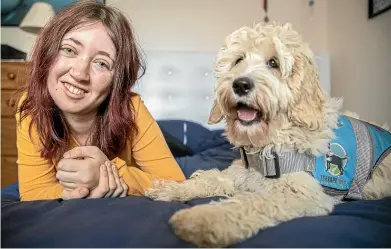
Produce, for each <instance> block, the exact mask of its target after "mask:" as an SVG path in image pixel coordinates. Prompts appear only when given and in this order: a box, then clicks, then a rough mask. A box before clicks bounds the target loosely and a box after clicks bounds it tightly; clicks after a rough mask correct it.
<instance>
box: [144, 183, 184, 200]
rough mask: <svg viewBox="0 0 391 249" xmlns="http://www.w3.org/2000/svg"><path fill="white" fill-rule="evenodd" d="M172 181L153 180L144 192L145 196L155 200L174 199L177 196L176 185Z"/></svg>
mask: <svg viewBox="0 0 391 249" xmlns="http://www.w3.org/2000/svg"><path fill="white" fill-rule="evenodd" d="M179 184H180V183H178V182H174V181H155V182H154V184H153V186H152V187H151V188H149V189H147V190H146V191H145V193H144V195H145V196H146V197H149V198H151V199H152V200H156V201H175V200H177V199H178V198H179V194H180V193H178V185H179Z"/></svg>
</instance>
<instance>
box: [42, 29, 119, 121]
mask: <svg viewBox="0 0 391 249" xmlns="http://www.w3.org/2000/svg"><path fill="white" fill-rule="evenodd" d="M115 58H116V49H115V46H114V44H113V41H112V40H111V38H110V37H109V35H108V33H107V31H106V28H105V27H104V26H103V24H102V23H100V22H96V23H89V24H86V25H82V26H80V27H77V28H75V29H73V30H71V31H69V32H68V33H67V34H65V36H64V38H63V40H62V41H61V46H60V51H59V52H58V55H57V57H56V59H55V61H54V63H53V64H52V66H51V67H50V69H49V75H48V80H47V86H48V90H49V93H50V95H51V97H52V98H53V100H54V102H55V103H56V105H57V106H58V107H59V108H60V109H61V110H62V111H63V112H64V114H67V113H69V114H76V115H86V114H91V113H93V112H96V111H97V109H98V106H99V105H100V104H101V103H102V102H103V101H104V100H105V99H106V97H107V95H108V94H109V92H110V88H111V85H112V81H113V76H114V63H115Z"/></svg>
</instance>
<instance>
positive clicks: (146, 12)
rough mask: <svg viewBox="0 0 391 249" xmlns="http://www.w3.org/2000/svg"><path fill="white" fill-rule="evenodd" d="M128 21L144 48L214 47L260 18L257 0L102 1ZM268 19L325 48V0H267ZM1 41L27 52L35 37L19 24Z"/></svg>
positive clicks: (5, 31) (259, 0)
mask: <svg viewBox="0 0 391 249" xmlns="http://www.w3.org/2000/svg"><path fill="white" fill-rule="evenodd" d="M106 3H107V4H108V5H112V6H116V7H118V8H119V9H121V10H122V11H123V12H125V14H126V15H127V16H128V17H129V18H130V19H131V21H132V23H133V26H134V27H135V29H136V32H137V35H138V37H139V41H140V43H141V45H142V47H143V48H145V49H156V50H166V49H169V50H192V51H217V49H218V48H219V47H220V45H221V44H222V42H223V40H224V38H225V37H226V36H227V35H228V34H229V33H230V32H232V31H234V30H235V29H237V28H239V27H241V26H244V25H253V24H254V23H257V22H260V21H262V20H263V17H264V12H263V9H262V3H263V1H262V0H106ZM269 17H270V19H272V20H278V21H281V22H285V21H290V22H292V24H293V25H294V27H295V28H296V29H297V30H298V31H300V32H301V33H302V34H303V35H304V37H305V38H306V40H307V41H308V42H309V43H310V44H311V45H312V47H313V49H314V50H315V51H317V52H318V51H319V52H322V51H327V0H317V1H316V4H315V7H314V12H313V18H312V20H311V19H310V11H309V8H308V0H272V1H269ZM1 33H2V43H8V44H11V45H12V46H14V47H16V48H18V49H20V50H22V51H25V52H29V50H30V48H31V47H32V44H33V42H34V40H35V36H34V35H30V34H28V33H26V32H24V31H21V30H19V29H18V28H13V27H12V28H7V27H2V28H1Z"/></svg>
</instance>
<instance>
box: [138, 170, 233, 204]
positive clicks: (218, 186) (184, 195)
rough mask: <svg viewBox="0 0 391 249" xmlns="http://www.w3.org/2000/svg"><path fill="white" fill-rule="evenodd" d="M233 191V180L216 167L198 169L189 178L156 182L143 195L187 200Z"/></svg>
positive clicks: (171, 199)
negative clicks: (181, 180) (179, 181)
mask: <svg viewBox="0 0 391 249" xmlns="http://www.w3.org/2000/svg"><path fill="white" fill-rule="evenodd" d="M234 191H235V187H234V182H233V180H232V179H231V178H230V177H229V176H228V175H226V174H223V173H222V172H221V171H219V170H217V169H212V170H198V171H196V172H194V173H193V175H191V177H190V179H188V180H186V181H184V182H182V183H178V182H175V181H160V182H156V183H155V184H154V185H153V186H152V188H150V189H148V190H147V191H146V192H145V196H147V197H150V198H152V199H154V200H161V201H188V200H192V199H195V198H204V197H213V196H231V195H233V193H234Z"/></svg>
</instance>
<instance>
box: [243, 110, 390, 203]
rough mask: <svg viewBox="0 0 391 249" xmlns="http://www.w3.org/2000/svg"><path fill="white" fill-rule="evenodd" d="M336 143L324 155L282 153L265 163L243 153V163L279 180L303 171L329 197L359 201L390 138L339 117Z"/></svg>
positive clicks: (377, 130) (374, 128) (373, 129)
mask: <svg viewBox="0 0 391 249" xmlns="http://www.w3.org/2000/svg"><path fill="white" fill-rule="evenodd" d="M335 135H336V137H335V139H333V140H332V141H330V143H329V151H328V152H327V153H326V154H325V155H321V156H318V157H315V156H313V155H311V154H307V153H297V152H283V153H279V154H278V155H277V154H274V155H275V158H271V159H267V158H264V157H261V156H260V155H261V154H260V153H259V154H249V153H246V152H244V150H242V159H243V161H244V163H245V164H247V165H249V166H250V167H255V168H258V169H259V170H260V171H261V173H262V174H263V175H265V176H266V177H270V178H278V177H279V176H280V174H286V173H293V172H298V171H306V172H308V173H310V174H312V175H313V176H314V177H315V178H316V179H317V180H318V181H319V183H320V184H321V185H322V186H323V187H324V189H325V191H326V192H327V193H328V194H330V195H338V196H344V197H346V198H350V199H362V195H361V193H362V191H363V187H364V185H365V183H366V182H367V180H368V179H369V177H370V175H371V172H372V171H373V169H374V168H375V167H376V166H377V165H378V164H379V163H380V162H381V160H382V158H384V157H385V156H386V155H388V154H389V153H390V152H391V134H390V133H389V132H387V131H386V130H384V129H381V128H379V127H376V126H374V125H371V124H368V123H365V122H363V121H361V120H357V119H353V118H349V117H346V116H342V115H341V116H340V117H339V127H338V128H337V129H335Z"/></svg>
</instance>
